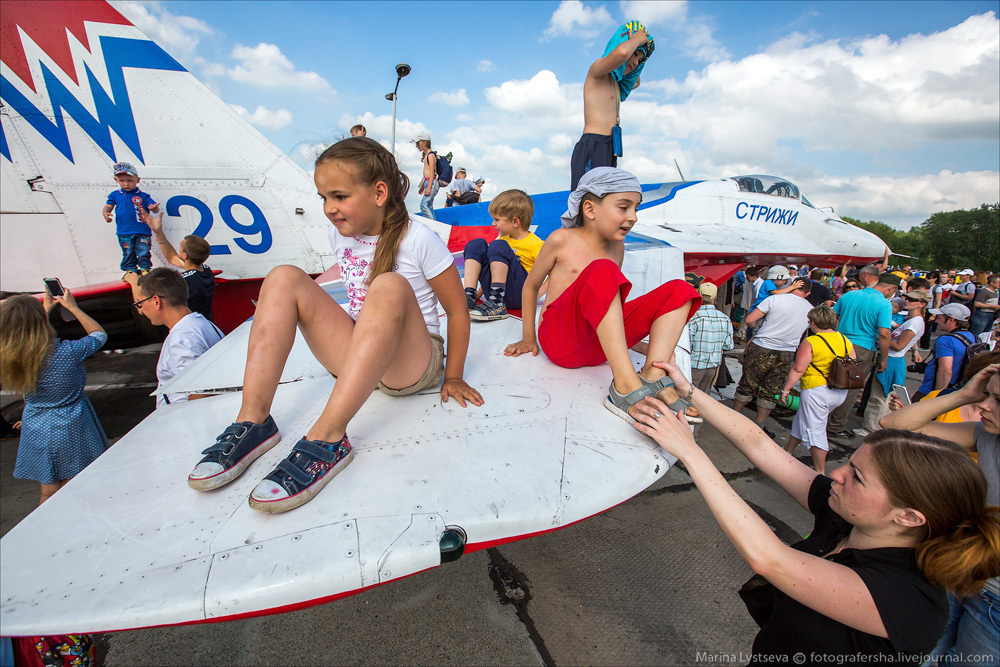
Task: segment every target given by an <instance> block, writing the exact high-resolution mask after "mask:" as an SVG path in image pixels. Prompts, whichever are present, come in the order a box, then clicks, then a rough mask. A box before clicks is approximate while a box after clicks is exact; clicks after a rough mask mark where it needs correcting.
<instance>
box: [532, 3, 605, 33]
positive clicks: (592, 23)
mask: <svg viewBox="0 0 1000 667" xmlns="http://www.w3.org/2000/svg"><path fill="white" fill-rule="evenodd" d="M613 23H614V21H613V19H612V18H611V14H609V13H608V10H607V8H605V6H604V5H600V6H598V7H588V6H586V5H584V4H583V3H582V2H580V0H562V2H560V3H559V7H557V8H556V10H555V11H554V12H553V13H552V18H551V19H549V27H548V28H546V29H545V38H546V39H552V38H554V37H559V36H561V35H574V36H576V37H580V38H582V39H592V38H594V37H597V36H598V35H599V34H600V33H601V32H602V31H603V30H604V29H605V28H607V27H608V26H610V25H612V24H613Z"/></svg>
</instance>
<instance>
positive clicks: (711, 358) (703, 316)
mask: <svg viewBox="0 0 1000 667" xmlns="http://www.w3.org/2000/svg"><path fill="white" fill-rule="evenodd" d="M718 292H719V289H718V288H717V287H716V286H715V285H713V284H712V283H709V282H704V283H702V284H701V286H700V287H699V288H698V293H699V294H700V295H701V308H699V309H698V311H697V312H696V313H695V314H694V315H693V316H692V317H691V321H690V322H688V331H689V333H690V335H691V380H692V382H693V383H694V386H696V387H698V389H701V390H702V391H703V392H705V393H706V394H707V393H709V392H710V391H711V389H712V385H713V384H714V383H715V376H716V375H717V374H718V372H719V366H720V365H722V352H723V350H731V349H733V324H732V322H730V321H729V318H728V317H726V315H725V314H724V313H722V312H720V311H719V310H718V309H717V308H716V307H715V299H716V297H717V296H718ZM700 426H701V424H695V426H694V435H695V437H697V436H698V430H699V428H700Z"/></svg>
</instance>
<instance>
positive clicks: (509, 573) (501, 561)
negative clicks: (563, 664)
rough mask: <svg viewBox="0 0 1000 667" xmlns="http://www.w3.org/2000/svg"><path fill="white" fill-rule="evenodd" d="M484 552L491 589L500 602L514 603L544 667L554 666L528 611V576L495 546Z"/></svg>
mask: <svg viewBox="0 0 1000 667" xmlns="http://www.w3.org/2000/svg"><path fill="white" fill-rule="evenodd" d="M486 553H488V554H489V555H490V566H489V575H490V580H491V581H492V582H493V590H495V591H496V593H497V597H498V598H500V603H501V604H511V605H514V609H515V610H516V611H517V618H518V620H519V621H521V624H522V625H524V628H525V629H526V630H527V631H528V637H530V638H531V643H532V644H534V646H535V650H536V651H538V655H539V656H541V658H542V664H543V665H545V667H555V664H556V663H555V661H554V660H553V659H552V654H551V653H549V649H548V647H546V646H545V640H544V639H543V638H542V635H541V633H540V632H539V631H538V628H537V627H536V626H535V622H534V620H532V618H531V614H529V613H528V603H529V602H530V601H531V589H530V588H529V587H528V577H527V576H525V574H524V573H523V572H521V571H520V570H519V569H517V567H516V566H515V565H514V564H513V563H511V562H510V561H509V560H507V559H506V558H505V557H504V555H503V554H501V553H500V550H499V549H497V548H496V547H493V548H491V549H487V550H486Z"/></svg>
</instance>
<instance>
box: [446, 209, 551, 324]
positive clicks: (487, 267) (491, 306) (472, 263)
mask: <svg viewBox="0 0 1000 667" xmlns="http://www.w3.org/2000/svg"><path fill="white" fill-rule="evenodd" d="M534 211H535V207H534V204H532V202H531V197H529V196H528V195H527V193H525V192H524V191H522V190H506V191H504V192H501V193H500V194H498V195H497V196H496V197H494V198H493V201H491V202H490V216H491V217H492V218H493V226H494V227H496V229H497V232H499V234H500V236H499V238H497V239H496V240H494V241H493V242H491V243H490V244H489V245H487V244H486V241H484V240H483V239H472V240H471V241H469V242H468V243H467V244H466V245H465V252H464V255H465V299H466V302H467V305H468V307H469V317H471V318H472V319H473V320H476V321H478V322H488V321H490V320H502V319H504V318H505V317H507V309H508V308H513V309H514V310H519V309H520V308H521V290H522V288H523V287H524V281H525V279H526V278H527V277H528V272H529V271H531V267H532V266H533V265H534V263H535V259H536V258H537V257H538V251H539V250H541V249H542V239H540V238H538V236H536V235H535V234H534V233H533V232H532V231H531V216H532V215H533V214H534ZM477 282H478V283H479V284H481V285H482V293H483V294H484V295H486V300H485V301H484V302H483V303H482V305H479V306H477V305H476V297H477V296H478V293H477V291H476V283H477Z"/></svg>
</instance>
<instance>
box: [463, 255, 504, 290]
mask: <svg viewBox="0 0 1000 667" xmlns="http://www.w3.org/2000/svg"><path fill="white" fill-rule="evenodd" d="M493 264H496V262H494V263H493ZM493 264H490V266H491V267H492V266H493ZM482 271H483V265H482V264H480V263H479V262H477V261H476V260H474V259H466V260H465V276H464V277H463V278H462V283H463V284H462V286H463V287H465V288H466V289H476V286H477V285H478V284H479V274H480V273H482Z"/></svg>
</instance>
